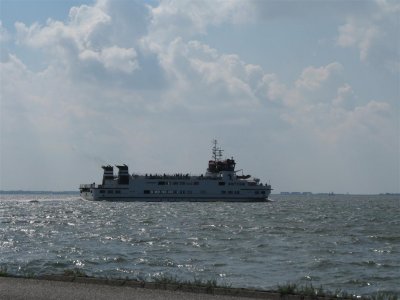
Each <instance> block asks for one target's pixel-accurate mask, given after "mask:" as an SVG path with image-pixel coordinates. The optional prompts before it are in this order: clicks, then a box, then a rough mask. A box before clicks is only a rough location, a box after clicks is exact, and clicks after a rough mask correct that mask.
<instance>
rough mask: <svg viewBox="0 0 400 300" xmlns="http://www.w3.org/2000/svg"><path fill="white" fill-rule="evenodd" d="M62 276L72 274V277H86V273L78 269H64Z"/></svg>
mask: <svg viewBox="0 0 400 300" xmlns="http://www.w3.org/2000/svg"><path fill="white" fill-rule="evenodd" d="M63 275H64V276H74V277H88V275H87V274H86V273H85V272H83V271H82V270H80V269H77V268H75V269H65V270H64V273H63Z"/></svg>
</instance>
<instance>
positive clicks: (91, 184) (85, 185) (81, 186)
mask: <svg viewBox="0 0 400 300" xmlns="http://www.w3.org/2000/svg"><path fill="white" fill-rule="evenodd" d="M94 187H96V184H95V183H88V184H81V185H79V188H80V189H90V188H94Z"/></svg>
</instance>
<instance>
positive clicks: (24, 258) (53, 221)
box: [0, 194, 400, 294]
mask: <svg viewBox="0 0 400 300" xmlns="http://www.w3.org/2000/svg"><path fill="white" fill-rule="evenodd" d="M274 198H275V200H277V201H275V202H269V203H123V202H122V203H115V202H89V201H84V200H81V199H79V198H78V197H77V196H76V195H74V194H65V195H52V194H40V195H31V194H26V195H23V194H18V195H4V194H3V195H1V200H0V253H1V256H0V267H3V268H5V267H6V268H7V271H8V272H10V273H14V274H19V275H26V274H47V273H63V271H64V270H66V269H72V268H79V269H81V270H82V271H83V272H85V273H86V274H88V275H95V276H115V277H123V278H125V277H128V278H141V279H147V280H151V279H152V278H154V277H155V276H160V275H163V274H168V275H171V276H176V277H177V278H178V279H182V280H193V279H195V278H196V279H204V280H209V279H215V280H217V281H219V282H220V283H224V284H230V285H232V286H236V287H255V288H262V289H270V288H273V287H276V285H277V284H282V283H286V282H296V283H300V284H307V283H312V284H313V285H316V286H319V285H322V286H324V287H325V288H326V289H329V290H332V291H335V290H339V289H340V290H346V291H348V292H354V293H358V294H368V293H373V292H376V291H391V292H396V293H399V292H400V288H399V286H398V282H400V263H399V261H400V217H399V214H398V208H399V204H400V200H399V198H398V197H395V196H349V195H346V196H335V197H328V196H312V197H310V196H307V197H306V196H274Z"/></svg>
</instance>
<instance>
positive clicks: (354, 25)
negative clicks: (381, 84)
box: [336, 0, 400, 72]
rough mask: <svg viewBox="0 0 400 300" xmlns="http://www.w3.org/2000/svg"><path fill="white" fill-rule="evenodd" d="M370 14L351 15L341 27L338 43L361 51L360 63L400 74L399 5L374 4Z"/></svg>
mask: <svg viewBox="0 0 400 300" xmlns="http://www.w3.org/2000/svg"><path fill="white" fill-rule="evenodd" d="M371 4H373V9H370V10H368V13H366V14H350V15H349V16H347V18H346V22H345V23H344V24H343V25H341V26H339V27H338V36H337V39H336V43H337V45H338V46H340V47H344V48H352V47H355V48H357V49H358V50H359V53H360V60H361V61H363V62H367V61H372V62H373V63H375V64H376V65H384V66H385V67H386V69H388V70H390V71H394V72H396V71H400V69H399V67H398V61H399V53H398V50H396V49H398V44H397V42H396V40H397V37H398V36H399V35H400V30H399V26H398V14H399V12H400V4H399V3H397V2H396V1H394V2H392V1H385V0H382V1H374V2H371Z"/></svg>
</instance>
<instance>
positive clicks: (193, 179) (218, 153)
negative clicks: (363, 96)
mask: <svg viewBox="0 0 400 300" xmlns="http://www.w3.org/2000/svg"><path fill="white" fill-rule="evenodd" d="M222 152H223V150H222V149H221V148H219V147H218V145H217V141H216V140H214V141H213V148H212V159H211V160H210V161H209V162H208V168H207V171H206V173H205V174H201V175H196V176H195V175H190V174H181V173H177V174H144V175H143V174H141V175H140V174H135V173H133V174H129V170H128V166H127V165H116V168H117V169H118V175H114V167H113V166H111V165H107V166H102V168H103V170H104V174H103V181H102V183H101V184H95V183H92V184H81V185H80V195H81V197H82V198H84V199H87V200H95V201H99V200H108V201H155V202H157V201H204V202H209V201H229V202H239V201H242V202H255V201H268V196H269V195H270V193H271V190H272V189H271V185H269V184H267V183H265V184H262V183H261V182H260V180H259V179H258V178H254V177H252V176H250V175H238V174H237V173H238V172H239V171H241V170H239V171H235V166H236V162H235V160H234V159H233V157H232V158H230V159H222Z"/></svg>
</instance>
